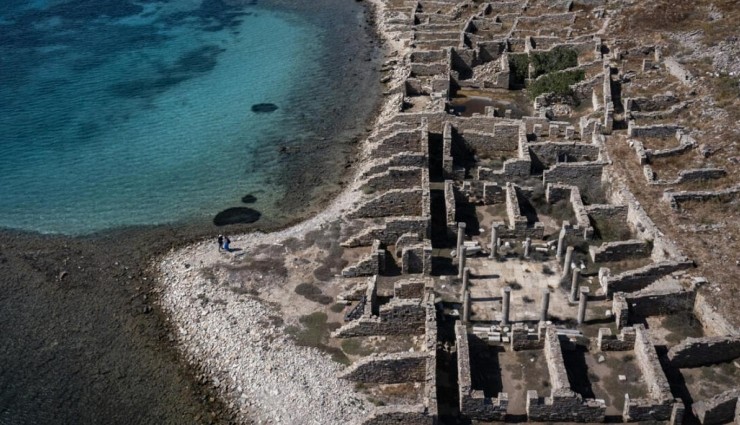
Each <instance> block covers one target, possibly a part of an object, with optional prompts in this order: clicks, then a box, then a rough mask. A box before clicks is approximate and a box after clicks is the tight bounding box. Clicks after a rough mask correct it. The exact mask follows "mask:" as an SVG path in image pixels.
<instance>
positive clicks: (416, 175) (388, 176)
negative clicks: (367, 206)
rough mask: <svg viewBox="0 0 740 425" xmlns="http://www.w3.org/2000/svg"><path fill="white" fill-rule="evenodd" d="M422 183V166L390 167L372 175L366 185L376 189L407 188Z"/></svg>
mask: <svg viewBox="0 0 740 425" xmlns="http://www.w3.org/2000/svg"><path fill="white" fill-rule="evenodd" d="M420 184H421V168H419V167H389V168H388V169H387V170H385V171H383V172H381V173H378V174H374V175H372V176H370V177H369V178H368V179H367V181H365V184H364V186H365V187H368V188H370V189H372V190H374V191H378V192H380V191H386V190H390V189H405V188H408V187H415V186H419V185H420Z"/></svg>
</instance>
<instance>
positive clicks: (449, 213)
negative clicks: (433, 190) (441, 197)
mask: <svg viewBox="0 0 740 425" xmlns="http://www.w3.org/2000/svg"><path fill="white" fill-rule="evenodd" d="M455 203H456V197H455V186H454V184H453V183H452V180H445V217H446V220H447V232H448V233H449V234H452V235H454V234H455V233H456V232H457V210H456V207H455Z"/></svg>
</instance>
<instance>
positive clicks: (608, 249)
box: [588, 239, 650, 263]
mask: <svg viewBox="0 0 740 425" xmlns="http://www.w3.org/2000/svg"><path fill="white" fill-rule="evenodd" d="M588 252H589V254H590V255H591V260H592V261H593V262H595V263H604V262H608V261H622V260H627V259H632V258H644V257H648V256H650V246H649V245H648V244H647V243H646V242H645V241H643V240H639V239H630V240H627V241H616V242H605V243H603V244H601V245H600V246H590V247H589V248H588Z"/></svg>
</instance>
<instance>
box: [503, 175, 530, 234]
mask: <svg viewBox="0 0 740 425" xmlns="http://www.w3.org/2000/svg"><path fill="white" fill-rule="evenodd" d="M517 192H518V190H517V187H516V186H514V185H513V184H512V183H506V216H507V217H508V219H509V229H511V230H523V229H526V228H527V217H524V216H523V215H522V213H521V207H520V206H519V194H518V193H517Z"/></svg>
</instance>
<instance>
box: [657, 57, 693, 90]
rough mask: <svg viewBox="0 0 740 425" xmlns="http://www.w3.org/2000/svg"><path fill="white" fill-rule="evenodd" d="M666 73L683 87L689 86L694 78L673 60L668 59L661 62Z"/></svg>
mask: <svg viewBox="0 0 740 425" xmlns="http://www.w3.org/2000/svg"><path fill="white" fill-rule="evenodd" d="M663 65H665V68H666V70H667V71H668V73H670V74H671V75H673V76H674V77H676V78H677V79H678V81H680V82H681V83H682V84H684V85H691V83H692V81H693V79H694V77H693V76H692V75H691V73H690V72H689V71H688V70H687V69H686V68H685V67H684V66H683V65H681V64H680V63H678V61H677V60H676V59H674V58H671V57H668V58H665V60H664V61H663Z"/></svg>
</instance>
